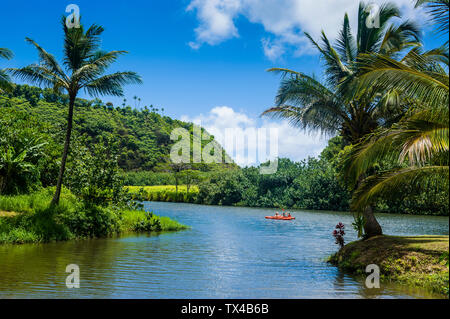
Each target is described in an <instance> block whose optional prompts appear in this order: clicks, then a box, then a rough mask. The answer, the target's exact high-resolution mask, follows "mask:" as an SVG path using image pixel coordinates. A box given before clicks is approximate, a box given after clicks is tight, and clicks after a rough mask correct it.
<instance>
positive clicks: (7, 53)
mask: <svg viewBox="0 0 450 319" xmlns="http://www.w3.org/2000/svg"><path fill="white" fill-rule="evenodd" d="M0 58H3V59H7V60H10V59H12V58H13V53H12V51H11V50H9V49H6V48H0ZM11 89H12V84H11V79H10V78H9V76H8V74H7V73H6V72H5V71H4V70H2V69H0V93H3V92H4V91H10V90H11Z"/></svg>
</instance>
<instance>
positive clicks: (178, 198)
mask: <svg viewBox="0 0 450 319" xmlns="http://www.w3.org/2000/svg"><path fill="white" fill-rule="evenodd" d="M126 188H127V189H128V190H129V192H130V193H131V194H132V196H133V198H134V199H135V200H141V201H155V202H184V203H193V202H195V200H196V198H197V194H198V187H197V186H196V185H192V186H191V187H190V188H189V193H188V192H187V186H186V185H179V186H178V193H177V192H176V187H175V185H160V186H126Z"/></svg>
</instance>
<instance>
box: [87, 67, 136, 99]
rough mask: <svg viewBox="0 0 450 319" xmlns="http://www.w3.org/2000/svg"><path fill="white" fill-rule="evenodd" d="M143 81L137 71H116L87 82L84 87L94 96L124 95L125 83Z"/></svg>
mask: <svg viewBox="0 0 450 319" xmlns="http://www.w3.org/2000/svg"><path fill="white" fill-rule="evenodd" d="M141 83H142V79H141V77H140V76H139V75H138V74H137V73H135V72H116V73H113V74H109V75H104V76H102V77H100V78H98V79H95V80H93V81H91V82H89V83H87V84H86V85H85V86H84V88H85V90H86V91H87V93H89V94H90V95H92V96H100V95H113V96H123V89H122V87H123V85H126V84H141Z"/></svg>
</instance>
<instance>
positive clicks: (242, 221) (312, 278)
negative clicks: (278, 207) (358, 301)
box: [0, 202, 449, 298]
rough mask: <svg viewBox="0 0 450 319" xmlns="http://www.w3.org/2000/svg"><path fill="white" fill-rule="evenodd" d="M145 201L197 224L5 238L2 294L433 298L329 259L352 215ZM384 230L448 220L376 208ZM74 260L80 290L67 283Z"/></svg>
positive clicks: (426, 228) (412, 231) (437, 229)
mask: <svg viewBox="0 0 450 319" xmlns="http://www.w3.org/2000/svg"><path fill="white" fill-rule="evenodd" d="M145 208H146V209H147V210H152V211H154V212H155V213H157V214H159V215H164V216H169V217H171V218H174V219H176V220H178V221H179V222H181V223H184V224H186V225H189V226H191V227H192V228H191V229H190V230H186V231H181V232H175V233H162V234H152V235H149V234H130V235H126V236H121V237H115V238H106V239H92V240H80V241H69V242H60V243H49V244H27V245H16V246H13V245H3V246H2V245H0V298H430V297H433V296H432V295H430V294H428V293H426V292H424V291H421V290H420V289H408V288H406V287H403V286H399V285H388V286H386V285H383V284H382V287H381V288H380V289H367V288H365V285H364V283H363V281H361V280H359V279H356V278H354V277H352V276H349V275H348V274H345V273H342V272H340V271H339V270H338V269H336V268H335V267H333V266H330V265H328V264H327V263H326V262H325V259H326V258H327V256H329V255H330V254H332V253H333V252H335V251H336V250H337V245H336V244H335V243H334V240H333V237H332V236H331V232H332V231H333V228H334V226H335V225H336V224H337V223H338V222H343V223H344V224H345V225H346V227H347V229H346V230H347V235H346V236H345V239H346V242H348V241H352V240H354V239H356V236H355V232H354V231H353V229H352V228H351V222H352V217H351V215H350V214H346V213H338V212H317V211H314V212H313V211H293V212H292V215H293V216H295V217H296V220H293V221H274V220H266V219H264V216H266V215H270V214H273V213H274V210H272V209H253V208H238V207H216V206H200V205H192V204H176V203H155V202H146V203H145ZM377 216H378V219H379V221H380V224H381V225H382V226H383V229H384V232H385V233H386V234H392V235H425V234H426V235H448V232H449V219H448V217H431V216H406V215H384V214H380V215H377ZM68 264H76V265H78V266H79V269H80V288H78V289H77V288H73V289H68V288H67V287H66V284H65V281H66V276H67V275H68V273H66V272H65V270H66V266H67V265H68Z"/></svg>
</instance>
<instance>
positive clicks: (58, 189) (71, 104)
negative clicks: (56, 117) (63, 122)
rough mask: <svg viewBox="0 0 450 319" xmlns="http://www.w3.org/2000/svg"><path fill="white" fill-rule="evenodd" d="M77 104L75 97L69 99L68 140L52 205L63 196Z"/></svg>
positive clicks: (57, 202)
mask: <svg viewBox="0 0 450 319" xmlns="http://www.w3.org/2000/svg"><path fill="white" fill-rule="evenodd" d="M74 105H75V97H70V101H69V115H68V116H67V131H66V141H65V143H64V151H63V155H62V159H61V167H60V169H59V175H58V183H57V184H56V192H55V195H54V196H53V200H52V203H51V205H58V204H59V198H60V197H61V188H62V182H63V178H64V171H65V170H66V161H67V155H68V153H69V145H70V137H71V135H72V122H73V108H74Z"/></svg>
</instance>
